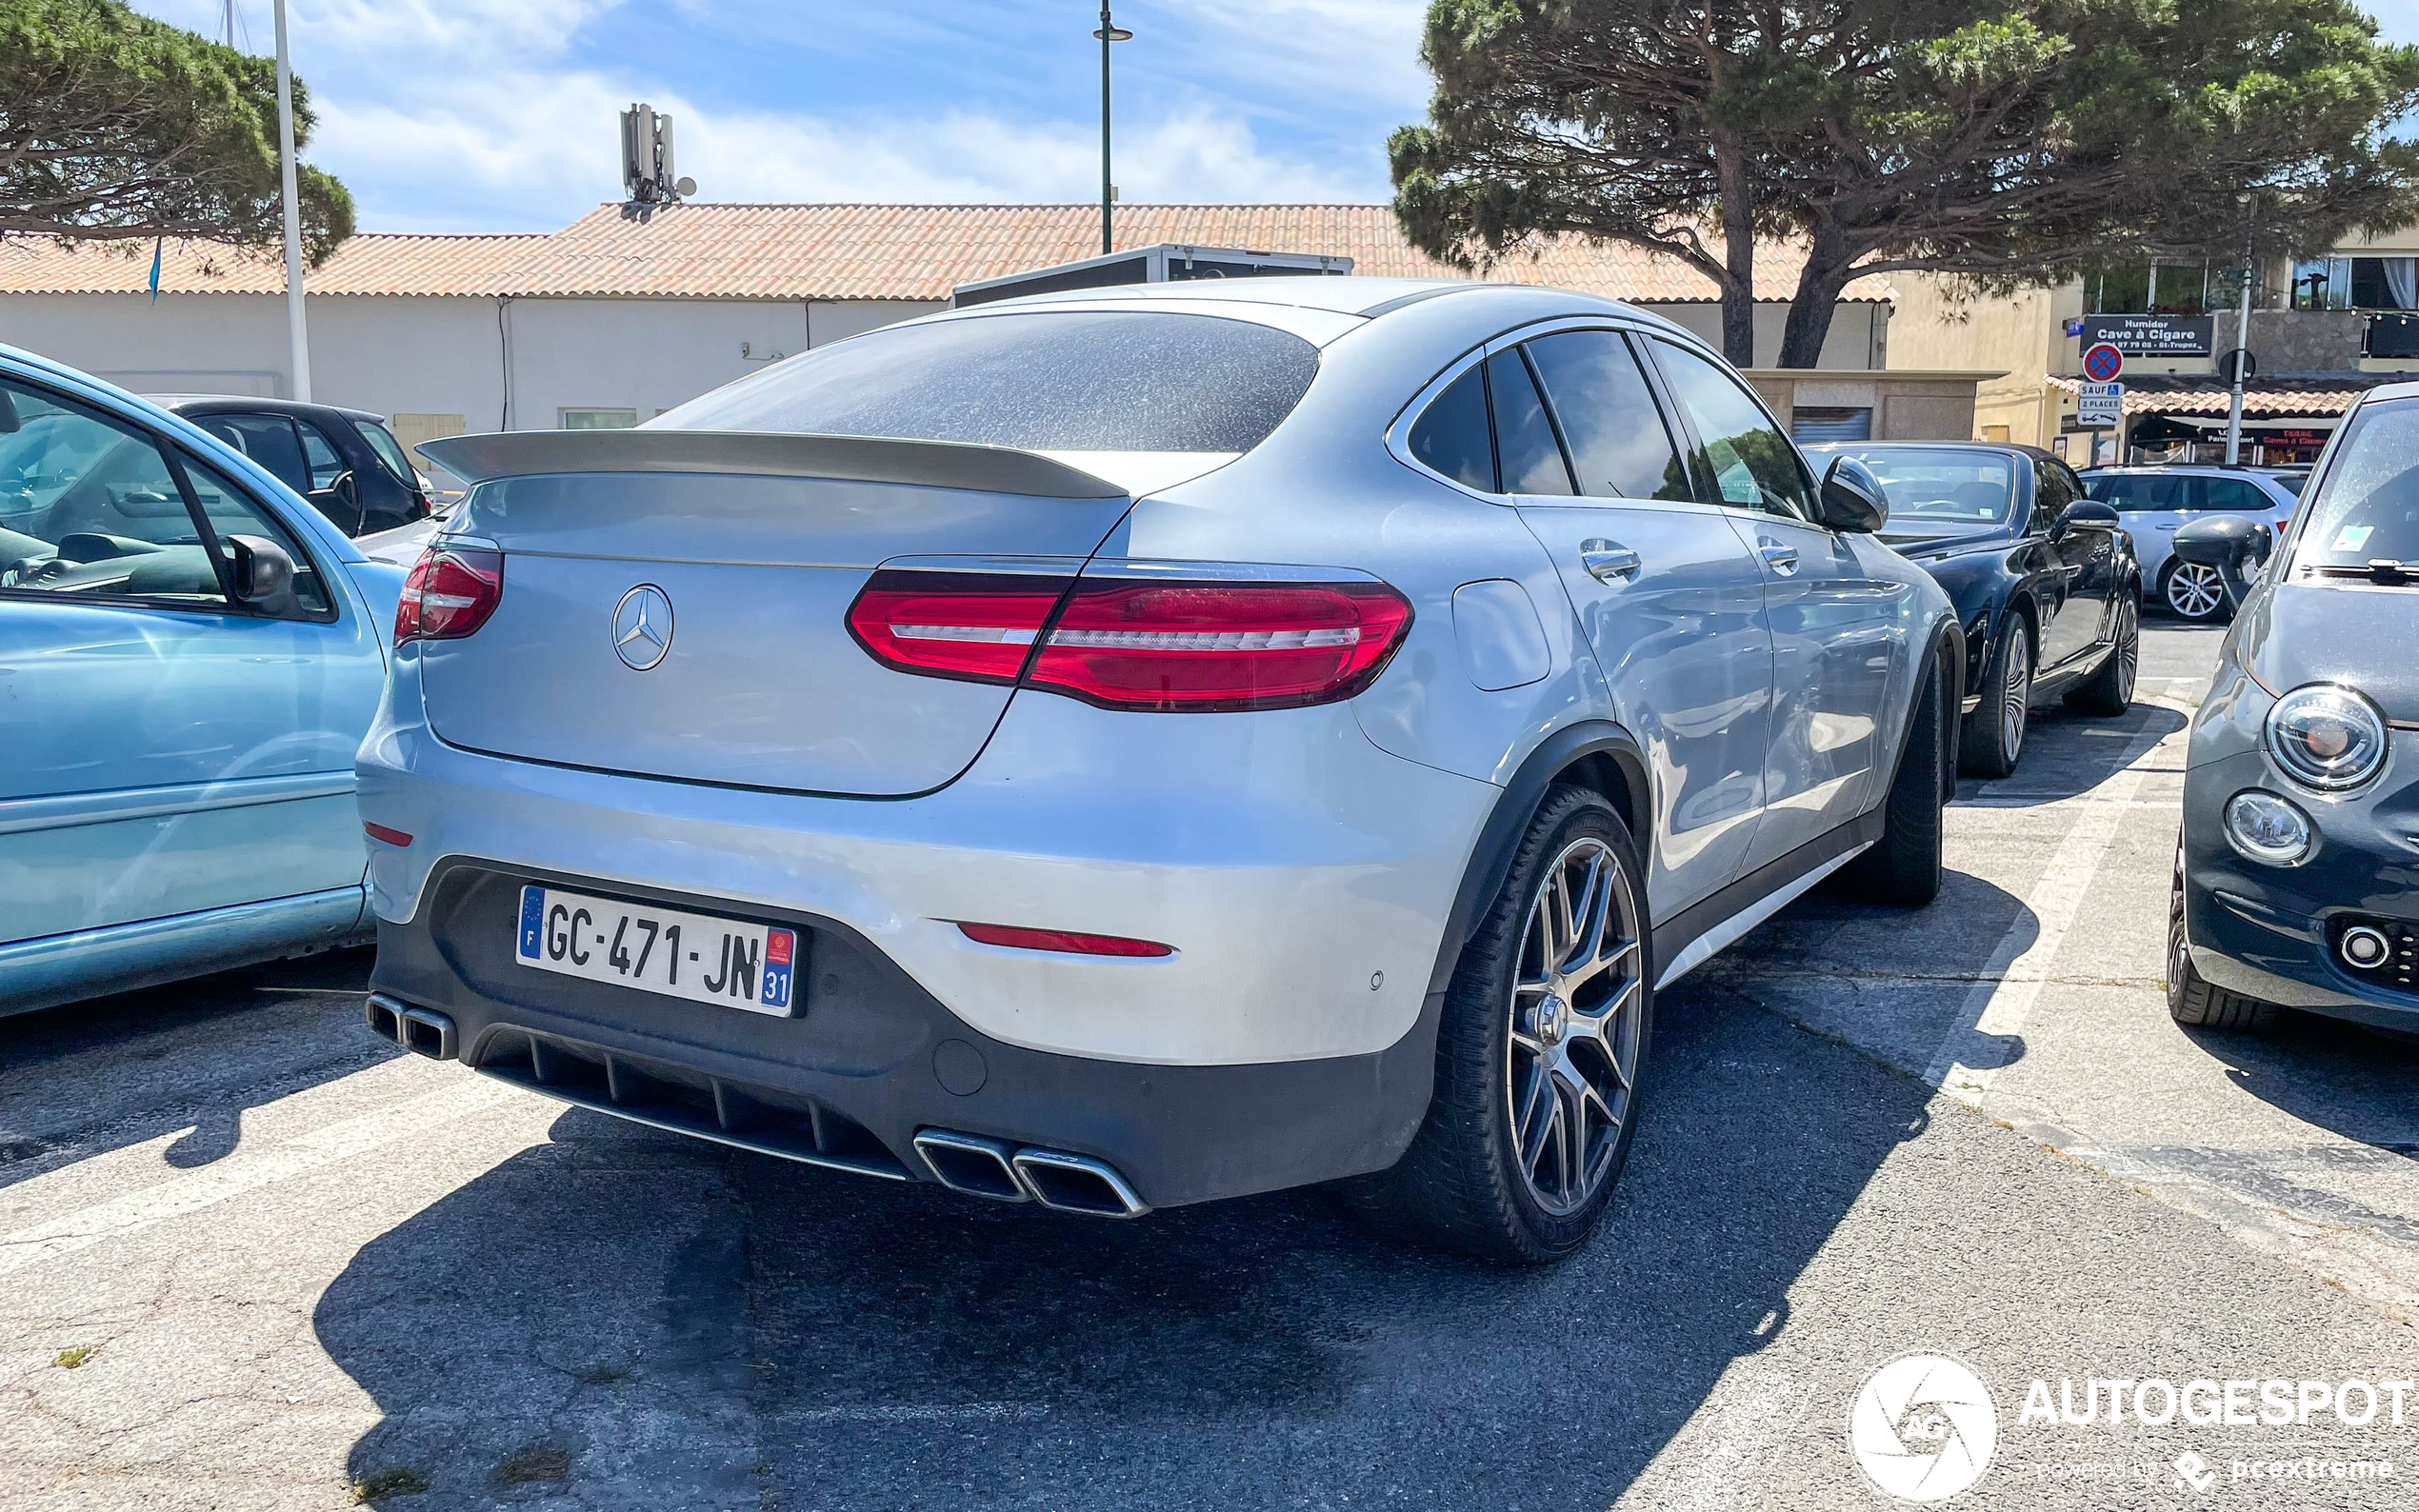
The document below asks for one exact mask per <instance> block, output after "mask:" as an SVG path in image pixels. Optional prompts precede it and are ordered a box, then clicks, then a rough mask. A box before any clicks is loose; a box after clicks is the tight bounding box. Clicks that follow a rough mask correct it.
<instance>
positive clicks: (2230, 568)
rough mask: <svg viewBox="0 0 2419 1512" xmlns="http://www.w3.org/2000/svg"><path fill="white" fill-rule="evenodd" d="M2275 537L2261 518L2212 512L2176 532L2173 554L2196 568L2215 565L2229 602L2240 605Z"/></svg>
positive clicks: (2255, 581) (2274, 542) (2255, 580)
mask: <svg viewBox="0 0 2419 1512" xmlns="http://www.w3.org/2000/svg"><path fill="white" fill-rule="evenodd" d="M2275 544H2276V537H2275V534H2274V532H2273V531H2271V530H2269V527H2268V524H2267V522H2266V521H2263V520H2253V519H2249V518H2248V517H2246V516H2244V515H2239V514H2212V515H2209V516H2208V517H2206V518H2204V519H2199V520H2194V521H2191V522H2190V523H2189V524H2187V525H2185V526H2183V527H2179V528H2178V529H2177V530H2176V532H2175V547H2174V549H2175V554H2176V555H2177V556H2178V557H2180V558H2181V559H2183V560H2184V561H2187V562H2190V563H2193V564H2194V565H2196V566H2199V567H2215V568H2217V574H2218V577H2219V578H2220V580H2222V581H2223V582H2224V583H2225V585H2226V596H2227V599H2228V601H2229V603H2232V604H2238V605H2239V604H2241V603H2242V602H2243V597H2244V595H2245V594H2248V593H2249V592H2250V590H2251V586H2252V585H2253V584H2255V583H2257V582H2258V581H2259V579H2260V575H2261V570H2262V568H2263V567H2264V566H2265V565H2266V563H2267V561H2268V553H2269V551H2270V550H2272V549H2274V547H2275Z"/></svg>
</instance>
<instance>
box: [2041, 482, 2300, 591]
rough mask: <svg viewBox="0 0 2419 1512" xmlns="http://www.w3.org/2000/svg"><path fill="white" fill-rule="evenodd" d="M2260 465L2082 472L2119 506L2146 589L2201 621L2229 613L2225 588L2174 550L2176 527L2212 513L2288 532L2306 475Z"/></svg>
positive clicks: (2099, 495)
mask: <svg viewBox="0 0 2419 1512" xmlns="http://www.w3.org/2000/svg"><path fill="white" fill-rule="evenodd" d="M2304 476H2306V475H2305V474H2300V473H2290V474H2289V473H2280V472H2277V471H2274V470H2270V469H2264V468H2219V467H2202V466H2192V465H2187V464H2166V465H2162V466H2157V467H2142V468H2092V469H2091V470H2089V471H2088V472H2086V473H2084V474H2083V487H2085V489H2086V490H2088V491H2089V493H2090V495H2091V497H2092V498H2094V499H2097V500H2099V501H2100V502H2101V503H2102V504H2105V505H2107V506H2109V507H2110V508H2112V509H2114V510H2116V512H2117V519H2118V521H2119V523H2121V524H2122V525H2123V526H2124V527H2125V528H2126V531H2127V533H2129V534H2130V535H2131V536H2132V537H2133V553H2134V555H2135V556H2136V557H2138V558H2139V559H2140V560H2141V563H2142V591H2143V596H2144V597H2145V598H2147V599H2149V601H2150V602H2151V603H2153V604H2156V605H2160V606H2162V607H2165V608H2166V609H2167V610H2168V612H2169V613H2170V614H2173V615H2175V616H2176V617H2177V618H2178V619H2183V620H2189V621H2190V622H2191V623H2193V624H2195V625H2204V624H2208V623H2209V622H2211V621H2214V620H2219V619H2223V618H2225V616H2226V612H2227V610H2226V588H2225V585H2224V584H2222V583H2220V582H2219V581H2218V576H2217V572H2216V569H2214V568H2212V567H2202V566H2199V565H2197V564H2195V563H2191V562H2187V561H2184V560H2183V559H2181V558H2179V557H2177V556H2176V555H2175V553H2174V545H2175V532H2176V529H2177V527H2180V526H2186V525H2189V524H2191V523H2192V522H2193V521H2194V520H2202V519H2207V518H2209V516H2210V515H2212V514H2240V515H2245V516H2248V517H2249V518H2251V519H2254V520H2262V521H2266V522H2267V523H2268V524H2269V525H2270V526H2271V527H2274V528H2275V529H2276V531H2277V532H2278V533H2279V534H2282V533H2283V532H2284V529H2285V526H2286V524H2287V523H2288V522H2289V521H2290V520H2291V519H2292V517H2293V507H2294V505H2295V504H2296V503H2297V502H2298V500H2297V497H2296V495H2297V494H2298V493H2299V492H2300V488H2301V482H2302V478H2303V477H2304Z"/></svg>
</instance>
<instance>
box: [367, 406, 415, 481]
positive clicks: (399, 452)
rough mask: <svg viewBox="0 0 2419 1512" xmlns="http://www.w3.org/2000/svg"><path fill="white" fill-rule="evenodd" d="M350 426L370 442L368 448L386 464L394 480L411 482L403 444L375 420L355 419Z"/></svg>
mask: <svg viewBox="0 0 2419 1512" xmlns="http://www.w3.org/2000/svg"><path fill="white" fill-rule="evenodd" d="M352 428H354V429H355V430H358V431H360V432H361V439H362V440H364V441H367V442H369V443H370V450H372V451H374V452H376V453H377V454H378V460H379V461H380V462H383V463H385V464H386V465H387V470H388V471H389V472H391V473H393V474H394V479H395V482H397V483H400V484H402V485H404V486H405V487H410V486H411V482H412V478H411V459H410V458H409V457H406V456H405V455H404V454H403V444H402V443H401V442H398V441H397V440H395V438H394V437H392V436H390V435H389V434H387V428H386V427H384V426H382V425H380V424H378V422H376V421H375V420H356V421H354V422H353V423H352Z"/></svg>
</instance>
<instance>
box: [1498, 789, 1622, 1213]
mask: <svg viewBox="0 0 2419 1512" xmlns="http://www.w3.org/2000/svg"><path fill="white" fill-rule="evenodd" d="M1643 965H1644V959H1643V955H1642V952H1641V951H1640V949H1639V935H1638V905H1637V894H1636V891H1635V888H1634V886H1633V885H1632V883H1631V879H1630V878H1629V874H1628V872H1627V871H1626V869H1625V868H1624V867H1623V866H1622V864H1621V859H1620V857H1619V856H1617V855H1616V854H1615V853H1614V852H1613V850H1612V847H1611V846H1608V845H1606V844H1605V843H1604V842H1603V841H1602V840H1599V839H1596V838H1594V837H1592V836H1583V837H1581V838H1579V839H1577V840H1573V841H1572V842H1571V843H1570V844H1569V845H1568V846H1564V847H1563V849H1562V852H1561V854H1559V855H1557V856H1556V857H1555V858H1554V860H1553V863H1552V865H1549V866H1548V867H1547V868H1546V880H1545V885H1543V886H1541V887H1540V888H1539V889H1538V890H1537V896H1536V899H1535V901H1533V902H1532V903H1531V904H1530V905H1529V922H1528V925H1527V927H1526V928H1525V929H1524V931H1523V932H1522V935H1521V944H1520V960H1519V963H1518V965H1517V966H1516V968H1515V974H1514V978H1513V985H1512V994H1511V1034H1510V1037H1509V1038H1510V1044H1509V1053H1508V1055H1507V1056H1506V1063H1505V1094H1506V1095H1505V1108H1506V1111H1507V1113H1508V1115H1509V1119H1510V1122H1511V1135H1512V1146H1513V1149H1514V1151H1515V1159H1516V1160H1517V1162H1518V1164H1519V1166H1520V1173H1521V1180H1522V1181H1523V1183H1525V1184H1527V1186H1528V1188H1529V1196H1530V1197H1532V1198H1533V1199H1535V1200H1536V1202H1537V1204H1538V1205H1539V1206H1540V1207H1543V1208H1544V1209H1545V1210H1546V1211H1548V1212H1549V1213H1553V1214H1556V1215H1560V1214H1564V1213H1569V1212H1575V1211H1577V1210H1578V1209H1579V1208H1581V1207H1583V1206H1585V1205H1586V1204H1587V1203H1588V1201H1589V1198H1591V1197H1592V1196H1593V1195H1594V1194H1595V1193H1596V1191H1597V1190H1598V1189H1599V1188H1600V1187H1602V1186H1603V1185H1604V1184H1605V1182H1606V1180H1607V1179H1608V1177H1609V1171H1610V1167H1611V1164H1612V1157H1613V1155H1614V1152H1615V1151H1616V1150H1617V1149H1618V1148H1619V1145H1620V1141H1621V1130H1622V1125H1623V1124H1625V1123H1626V1122H1627V1121H1628V1119H1629V1110H1630V1104H1631V1102H1632V1096H1633V1089H1634V1087H1635V1085H1636V1082H1637V1074H1638V1055H1639V1049H1640V1044H1641V1039H1642V1031H1643V1026H1644V1018H1645V1015H1644V1014H1643V1013H1642V1012H1641V1011H1640V1009H1639V1006H1638V1003H1639V996H1640V993H1641V991H1642V989H1643V986H1644V980H1643Z"/></svg>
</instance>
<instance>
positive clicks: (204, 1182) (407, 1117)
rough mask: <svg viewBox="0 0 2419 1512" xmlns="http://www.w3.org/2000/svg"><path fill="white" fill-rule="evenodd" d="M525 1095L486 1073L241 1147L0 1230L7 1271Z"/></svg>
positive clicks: (0, 1267)
mask: <svg viewBox="0 0 2419 1512" xmlns="http://www.w3.org/2000/svg"><path fill="white" fill-rule="evenodd" d="M522 1095H524V1094H522V1093H520V1092H517V1091H515V1090H514V1089H513V1088H511V1087H510V1086H507V1085H505V1084H502V1083H498V1082H491V1081H489V1080H488V1079H487V1078H485V1077H471V1078H466V1079H465V1080H464V1081H462V1082H461V1083H459V1084H456V1085H453V1086H449V1087H446V1088H445V1089H443V1090H442V1091H436V1092H427V1093H423V1094H422V1095H421V1096H419V1097H415V1098H411V1099H409V1100H407V1101H405V1102H402V1103H398V1104H395V1105H394V1106H392V1107H387V1108H381V1109H379V1110H378V1111H377V1112H374V1113H364V1114H362V1115H360V1116H359V1117H357V1118H349V1119H346V1120H344V1121H342V1122H341V1123H336V1124H329V1125H327V1126H326V1127H325V1128H317V1129H313V1130H311V1131H310V1133H308V1134H303V1135H298V1136H296V1137H295V1138H293V1139H290V1140H287V1141H285V1142H284V1143H283V1144H274V1145H271V1146H270V1147H269V1148H267V1149H265V1150H262V1151H260V1152H258V1153H257V1154H247V1153H245V1152H242V1151H238V1152H237V1153H235V1154H233V1155H230V1156H229V1157H227V1158H226V1159H225V1160H222V1161H219V1162H218V1163H216V1164H212V1165H208V1166H205V1167H203V1168H202V1169H200V1170H197V1171H194V1172H192V1173H191V1174H190V1175H186V1176H179V1177H177V1178H176V1179H175V1180H173V1181H167V1182H162V1183H160V1184H158V1185H156V1186H147V1187H145V1188H143V1189H142V1190H141V1191H138V1192H129V1193H127V1194H126V1195H125V1196H123V1197H118V1198H112V1199H111V1200H110V1201H109V1202H106V1203H98V1204H94V1205H92V1206H90V1207H85V1208H79V1209H77V1210H76V1211H74V1212H71V1213H63V1214H61V1215H59V1216H58V1217H56V1218H52V1219H50V1220H47V1221H46V1222H43V1223H40V1224H34V1225H33V1226H32V1227H30V1228H21V1229H19V1230H17V1231H16V1232H15V1233H13V1234H5V1235H0V1276H5V1275H8V1274H9V1273H10V1272H12V1271H17V1270H22V1269H24V1268H25V1267H27V1266H29V1265H34V1264H39V1263H42V1262H43V1261H46V1260H56V1259H57V1258H58V1257H60V1256H61V1255H70V1254H73V1253H74V1252H75V1251H77V1250H79V1249H84V1248H87V1247H89V1246H90V1245H93V1244H97V1243H101V1242H103V1241H104V1240H110V1239H119V1238H123V1237H124V1236H126V1235H128V1234H131V1233H135V1232H138V1231H139V1230H142V1229H146V1228H149V1227H150V1226H151V1225H152V1224H164V1223H167V1222H168V1221H169V1220H170V1219H172V1218H182V1217H184V1216H185V1215H186V1214H188V1213H191V1212H196V1211H198V1210H200V1209H202V1208H205V1207H209V1206H210V1205H212V1204H217V1203H223V1202H225V1201H227V1200H228V1199H229V1198H230V1197H240V1196H242V1195H243V1194H244V1193H246V1192H250V1191H255V1190H257V1189H259V1188H260V1187H263V1186H267V1185H269V1184H271V1183H275V1182H282V1181H286V1180H288V1179H290V1178H292V1177H296V1176H301V1175H305V1174H307V1173H309V1172H310V1171H315V1170H317V1169H319V1168H320V1167H321V1166H323V1165H330V1164H334V1163H336V1162H337V1161H341V1160H347V1159H350V1157H352V1156H355V1155H360V1154H364V1153H367V1152H368V1151H370V1150H374V1149H377V1148H378V1147H379V1146H381V1145H385V1144H393V1143H395V1142H396V1141H397V1140H401V1139H408V1138H410V1136H412V1135H414V1134H418V1133H421V1132H423V1131H425V1130H427V1129H430V1128H432V1127H434V1126H436V1125H437V1124H444V1123H447V1122H450V1120H453V1119H457V1118H461V1117H462V1116H464V1115H465V1114H468V1113H475V1112H478V1111H479V1110H480V1109H482V1108H486V1107H492V1106H494V1105H495V1104H498V1103H502V1102H505V1101H507V1100H509V1099H511V1098H515V1097H520V1096H522Z"/></svg>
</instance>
